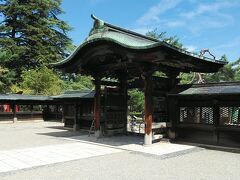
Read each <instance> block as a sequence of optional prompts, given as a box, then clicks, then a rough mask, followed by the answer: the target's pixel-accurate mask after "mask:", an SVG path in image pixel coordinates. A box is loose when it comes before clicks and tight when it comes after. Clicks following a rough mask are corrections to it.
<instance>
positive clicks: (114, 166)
mask: <svg viewBox="0 0 240 180" xmlns="http://www.w3.org/2000/svg"><path fill="white" fill-rule="evenodd" d="M239 168H240V154H237V153H229V152H223V151H216V150H202V151H195V152H190V153H188V154H180V155H179V156H173V157H168V158H164V159H163V158H161V157H160V156H154V155H147V154H141V153H133V152H121V153H117V154H111V155H105V156H100V157H94V158H88V159H83V160H76V161H70V162H65V163H60V164H53V165H50V166H43V167H38V168H33V169H28V170H21V171H15V172H11V173H7V174H2V175H0V179H1V180H5V179H6V180H15V179H34V180H35V179H51V180H55V179H56V180H62V179H64V180H65V179H71V180H75V179H76V180H77V179H81V180H84V179H104V180H106V179H128V180H131V179H138V180H140V179H157V180H159V179H164V180H166V179H171V180H172V179H178V180H179V179H180V180H181V179H183V180H188V179H189V180H193V179H194V180H195V179H201V180H202V179H216V180H219V179H239V176H240V171H239Z"/></svg>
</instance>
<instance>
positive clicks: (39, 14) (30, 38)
mask: <svg viewBox="0 0 240 180" xmlns="http://www.w3.org/2000/svg"><path fill="white" fill-rule="evenodd" d="M60 4H61V0H41V1H36V0H1V1H0V14H1V15H2V17H3V20H2V22H1V23H0V48H1V49H2V50H4V51H5V52H7V53H8V57H7V58H5V60H4V61H1V62H0V63H1V65H2V66H5V67H6V68H9V69H11V70H14V71H15V74H16V81H19V80H21V78H19V77H21V74H22V72H23V71H26V70H30V69H34V68H36V67H39V66H44V65H48V64H49V63H50V62H56V61H59V60H60V59H62V58H63V57H66V55H67V53H68V51H67V50H68V49H70V48H71V40H70V39H69V38H68V37H67V34H66V33H67V32H68V31H69V30H70V27H69V26H68V25H67V24H66V23H65V22H64V21H62V20H60V19H58V18H57V16H58V15H60V14H62V13H63V11H62V10H61V9H60Z"/></svg>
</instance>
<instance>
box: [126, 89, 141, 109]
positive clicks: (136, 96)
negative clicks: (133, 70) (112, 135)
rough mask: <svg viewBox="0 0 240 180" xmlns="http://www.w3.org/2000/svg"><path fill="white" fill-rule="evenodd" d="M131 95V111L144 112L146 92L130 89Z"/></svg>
mask: <svg viewBox="0 0 240 180" xmlns="http://www.w3.org/2000/svg"><path fill="white" fill-rule="evenodd" d="M128 94H129V96H130V100H129V104H128V105H129V106H130V111H131V112H143V110H144V93H143V92H142V91H139V90H137V89H132V90H130V91H128Z"/></svg>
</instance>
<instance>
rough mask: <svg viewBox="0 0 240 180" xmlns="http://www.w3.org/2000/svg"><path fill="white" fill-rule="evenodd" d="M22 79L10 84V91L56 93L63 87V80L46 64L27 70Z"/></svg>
mask: <svg viewBox="0 0 240 180" xmlns="http://www.w3.org/2000/svg"><path fill="white" fill-rule="evenodd" d="M22 79H23V81H22V82H21V83H19V84H18V85H13V86H12V88H11V89H12V91H13V92H15V93H17V92H18V91H22V92H23V93H24V94H37V95H56V94H60V93H62V91H63V90H64V88H65V84H64V82H63V81H62V80H61V79H60V78H59V76H58V75H57V74H56V73H55V72H54V71H53V70H51V69H49V68H47V67H46V66H42V67H40V68H36V69H34V70H28V71H25V72H23V74H22Z"/></svg>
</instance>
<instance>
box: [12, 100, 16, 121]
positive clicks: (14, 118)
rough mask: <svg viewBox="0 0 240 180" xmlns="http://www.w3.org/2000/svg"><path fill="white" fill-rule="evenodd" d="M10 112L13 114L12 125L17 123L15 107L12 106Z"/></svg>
mask: <svg viewBox="0 0 240 180" xmlns="http://www.w3.org/2000/svg"><path fill="white" fill-rule="evenodd" d="M12 112H13V123H16V122H17V113H16V105H15V104H12Z"/></svg>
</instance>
